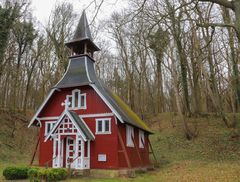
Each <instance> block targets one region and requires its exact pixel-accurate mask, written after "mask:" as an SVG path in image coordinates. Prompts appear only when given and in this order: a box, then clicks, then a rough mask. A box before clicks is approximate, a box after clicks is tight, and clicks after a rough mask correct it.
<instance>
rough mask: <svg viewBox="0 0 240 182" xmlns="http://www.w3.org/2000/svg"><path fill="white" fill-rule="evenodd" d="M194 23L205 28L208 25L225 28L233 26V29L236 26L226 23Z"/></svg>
mask: <svg viewBox="0 0 240 182" xmlns="http://www.w3.org/2000/svg"><path fill="white" fill-rule="evenodd" d="M196 25H197V26H199V27H205V28H208V27H227V28H233V29H234V30H236V27H235V26H234V25H233V24H227V23H204V24H201V23H197V24H196Z"/></svg>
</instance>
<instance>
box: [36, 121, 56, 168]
mask: <svg viewBox="0 0 240 182" xmlns="http://www.w3.org/2000/svg"><path fill="white" fill-rule="evenodd" d="M45 122H46V121H42V127H41V128H40V136H41V138H40V143H39V144H40V146H39V165H40V166H44V165H46V164H45V163H46V162H47V161H49V160H51V159H52V156H53V141H52V140H48V141H46V142H44V140H45V136H44V134H45ZM48 165H49V166H52V162H49V164H48Z"/></svg>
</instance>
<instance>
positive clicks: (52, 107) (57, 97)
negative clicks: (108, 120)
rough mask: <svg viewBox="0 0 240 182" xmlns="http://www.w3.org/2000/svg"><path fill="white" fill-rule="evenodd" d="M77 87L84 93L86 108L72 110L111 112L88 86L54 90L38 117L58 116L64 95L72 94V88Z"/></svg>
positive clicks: (81, 112) (79, 111) (61, 108)
mask: <svg viewBox="0 0 240 182" xmlns="http://www.w3.org/2000/svg"><path fill="white" fill-rule="evenodd" d="M74 89H79V90H80V91H81V93H86V98H87V99H86V102H87V109H80V110H74V111H75V112H76V113H78V114H96V113H106V112H111V110H110V109H109V108H108V106H107V105H106V104H105V103H104V102H103V101H102V99H101V98H100V97H99V96H98V94H97V93H96V92H95V91H94V90H93V88H92V87H90V86H82V87H75V88H66V89H61V91H55V93H54V94H53V96H52V97H51V98H50V100H49V101H48V103H47V104H46V106H45V107H44V108H43V110H42V111H41V112H40V114H39V117H49V116H60V115H61V113H62V112H63V110H64V106H62V105H61V104H62V103H63V102H64V100H65V99H66V95H70V94H72V90H74Z"/></svg>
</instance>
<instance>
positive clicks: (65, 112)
mask: <svg viewBox="0 0 240 182" xmlns="http://www.w3.org/2000/svg"><path fill="white" fill-rule="evenodd" d="M65 115H67V116H68V118H69V119H70V120H71V121H72V123H73V124H74V126H75V127H76V128H77V130H78V132H79V133H80V135H81V136H82V137H83V139H84V141H87V138H86V136H85V135H84V133H83V132H82V131H81V129H80V128H79V127H78V125H77V124H76V123H75V121H74V119H73V118H72V116H71V115H70V114H69V112H68V111H67V110H65V111H64V112H63V113H62V114H61V116H60V118H59V119H58V120H57V123H56V124H55V125H54V127H53V128H52V130H51V131H50V132H49V134H48V135H47V136H46V138H45V140H44V142H46V141H47V140H48V139H49V137H50V136H51V134H52V132H53V131H55V129H56V128H57V127H58V125H59V123H60V122H61V121H62V119H63V117H64V116H65Z"/></svg>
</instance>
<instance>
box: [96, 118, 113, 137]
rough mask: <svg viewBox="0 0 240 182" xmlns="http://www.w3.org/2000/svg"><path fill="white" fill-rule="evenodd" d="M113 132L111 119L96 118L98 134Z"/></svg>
mask: <svg viewBox="0 0 240 182" xmlns="http://www.w3.org/2000/svg"><path fill="white" fill-rule="evenodd" d="M110 133H111V119H110V118H104V119H96V134H110Z"/></svg>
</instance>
